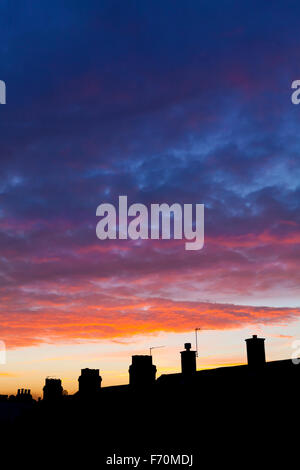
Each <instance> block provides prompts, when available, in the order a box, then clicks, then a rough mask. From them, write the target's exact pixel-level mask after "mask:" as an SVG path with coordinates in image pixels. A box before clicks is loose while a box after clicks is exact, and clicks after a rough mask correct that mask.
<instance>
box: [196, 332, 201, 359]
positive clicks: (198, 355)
mask: <svg viewBox="0 0 300 470" xmlns="http://www.w3.org/2000/svg"><path fill="white" fill-rule="evenodd" d="M200 330H201V328H195V336H196V357H198V356H199V354H198V331H200Z"/></svg>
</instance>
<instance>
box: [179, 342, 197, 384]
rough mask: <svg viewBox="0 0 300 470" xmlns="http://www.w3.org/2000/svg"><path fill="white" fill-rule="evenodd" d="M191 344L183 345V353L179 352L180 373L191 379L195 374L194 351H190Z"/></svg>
mask: <svg viewBox="0 0 300 470" xmlns="http://www.w3.org/2000/svg"><path fill="white" fill-rule="evenodd" d="M191 347H192V345H191V343H185V344H184V348H185V350H184V351H181V353H180V354H181V373H182V375H183V376H185V377H186V378H188V377H192V376H193V375H194V374H195V373H196V351H191Z"/></svg>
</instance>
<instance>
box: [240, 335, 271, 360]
mask: <svg viewBox="0 0 300 470" xmlns="http://www.w3.org/2000/svg"><path fill="white" fill-rule="evenodd" d="M245 341H246V345H247V359H248V365H249V366H250V367H262V366H264V365H265V363H266V355H265V338H258V337H257V335H253V336H252V338H248V339H246V340H245Z"/></svg>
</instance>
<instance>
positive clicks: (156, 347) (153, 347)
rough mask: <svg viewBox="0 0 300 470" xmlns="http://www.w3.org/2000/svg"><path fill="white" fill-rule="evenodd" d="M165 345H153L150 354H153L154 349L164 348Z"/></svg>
mask: <svg viewBox="0 0 300 470" xmlns="http://www.w3.org/2000/svg"><path fill="white" fill-rule="evenodd" d="M164 347H165V346H152V347H151V348H149V349H150V356H152V349H160V348H164Z"/></svg>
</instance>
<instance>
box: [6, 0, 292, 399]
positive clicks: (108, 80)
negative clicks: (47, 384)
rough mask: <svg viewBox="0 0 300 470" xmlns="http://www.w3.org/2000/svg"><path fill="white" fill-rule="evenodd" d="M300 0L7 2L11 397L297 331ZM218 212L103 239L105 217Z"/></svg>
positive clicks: (274, 344)
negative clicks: (142, 208)
mask: <svg viewBox="0 0 300 470" xmlns="http://www.w3.org/2000/svg"><path fill="white" fill-rule="evenodd" d="M299 10H300V7H299V5H298V4H296V2H293V1H284V2H283V1H278V2H265V4H262V2H260V1H251V2H250V1H245V2H244V1H243V2H240V1H229V0H228V1H220V2H217V3H216V2H211V1H208V0H207V1H202V0H201V1H198V0H197V1H196V0H195V1H193V0H191V1H187V2H186V1H185V2H183V1H175V0H163V1H156V0H153V1H140V0H139V1H131V0H128V1H121V0H119V1H114V0H107V1H101V2H99V1H98V0H97V1H94V0H88V1H87V2H82V1H74V0H73V1H71V0H69V1H68V0H67V1H64V2H61V1H60V0H56V1H51V2H20V3H18V6H17V7H16V5H15V4H14V3H13V2H8V1H5V2H2V3H1V6H0V31H1V33H0V37H1V41H0V56H1V61H0V79H1V80H4V81H5V82H6V86H7V104H6V105H0V142H1V144H0V296H1V300H0V302H1V303H0V340H1V341H4V342H5V344H6V349H7V361H6V364H0V394H1V393H15V392H16V389H17V388H20V387H21V388H31V389H32V391H33V393H34V395H35V396H39V395H41V389H42V386H43V382H44V379H45V377H46V376H55V377H60V378H61V379H62V380H63V386H64V388H65V389H67V390H68V391H69V393H73V392H74V391H76V390H77V378H78V375H79V374H80V369H81V368H83V367H92V368H100V370H101V375H102V378H103V383H102V384H103V386H105V385H111V384H118V383H127V381H128V366H129V364H130V362H131V358H130V356H131V355H132V354H147V353H148V351H149V347H151V346H164V348H162V349H157V350H154V351H153V356H154V362H155V364H156V365H157V367H158V375H159V374H160V373H165V372H175V371H179V368H180V357H179V351H180V350H181V349H182V346H183V343H184V342H186V341H191V342H193V343H194V328H196V327H198V328H202V331H201V332H200V333H199V356H200V357H199V359H198V368H205V367H215V366H218V365H223V364H226V365H230V364H239V363H243V362H245V361H246V357H245V345H244V339H245V338H246V337H247V336H249V335H251V334H253V333H256V334H259V335H263V336H264V337H266V338H267V341H266V352H267V359H268V360H272V359H279V358H288V357H290V355H291V352H292V347H291V345H292V342H293V340H295V339H299V338H300V304H299V293H300V292H299V286H300V273H299V258H300V231H299V226H300V213H299V207H300V183H299V182H300V161H299V144H300V132H299V124H300V105H299V106H295V105H293V104H292V103H291V83H292V81H293V80H296V79H300V66H299V64H300V52H299V43H298V35H299V13H300V11H299ZM119 195H127V196H128V202H129V204H132V203H135V202H139V203H143V204H145V205H147V206H149V205H150V204H151V203H163V202H166V203H169V204H172V203H174V202H178V203H181V204H184V203H192V204H196V203H203V204H205V245H204V248H203V249H202V250H200V251H186V250H185V249H184V243H185V241H184V240H183V241H178V240H176V241H172V240H170V241H167V240H163V241H161V240H156V241H154V240H153V241H152V240H144V241H129V240H108V241H100V240H99V239H98V238H97V237H96V224H97V221H98V220H97V217H96V208H97V206H98V205H99V204H101V203H103V202H108V203H112V204H117V202H118V196H119Z"/></svg>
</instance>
